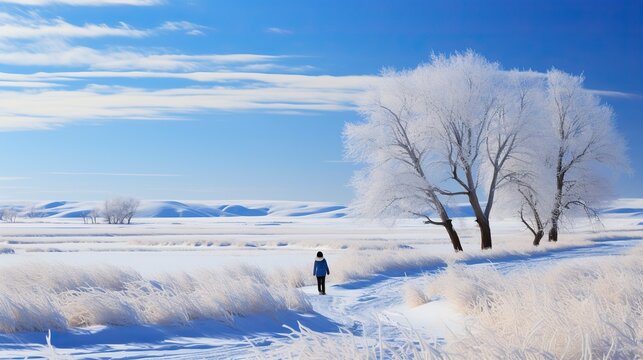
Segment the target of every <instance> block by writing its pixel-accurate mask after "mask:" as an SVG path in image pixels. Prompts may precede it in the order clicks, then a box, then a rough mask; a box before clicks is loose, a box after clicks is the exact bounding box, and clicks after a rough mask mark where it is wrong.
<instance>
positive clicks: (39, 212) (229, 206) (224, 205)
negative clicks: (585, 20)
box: [0, 199, 643, 218]
mask: <svg viewBox="0 0 643 360" xmlns="http://www.w3.org/2000/svg"><path fill="white" fill-rule="evenodd" d="M102 207H103V202H102V201H47V202H35V201H34V202H30V201H11V202H3V203H0V210H1V209H6V208H9V209H12V210H14V211H15V212H17V213H18V216H19V217H33V218H49V217H51V218H78V217H82V216H83V214H87V213H89V212H91V211H92V210H93V209H101V208H102ZM348 212H349V211H348V208H347V207H346V206H345V205H342V204H337V203H332V202H320V201H284V200H276V201H269V200H203V201H202V200H190V201H174V200H144V201H141V204H140V206H139V208H138V211H137V212H136V217H144V218H175V217H193V218H194V217H231V216H278V217H301V216H306V217H318V218H339V217H344V216H346V215H347V214H348ZM602 212H603V213H607V214H640V213H643V199H619V200H614V201H612V202H609V203H607V204H606V205H605V206H604V207H603V209H602ZM449 213H450V214H451V216H452V217H454V218H457V217H463V216H473V212H472V210H471V208H470V207H469V206H468V205H464V204H463V205H454V206H451V207H450V208H449Z"/></svg>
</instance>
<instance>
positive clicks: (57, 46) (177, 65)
mask: <svg viewBox="0 0 643 360" xmlns="http://www.w3.org/2000/svg"><path fill="white" fill-rule="evenodd" d="M2 50H4V51H0V64H6V65H16V66H65V67H83V68H90V69H102V70H164V71H170V70H171V71H177V70H178V71H194V70H199V69H204V70H212V69H220V68H221V67H222V66H224V65H229V64H252V63H262V62H270V61H276V60H279V59H283V58H285V57H286V56H279V55H260V54H202V55H187V54H159V53H155V52H152V51H147V52H146V51H141V50H135V49H118V48H117V49H106V50H98V49H94V48H90V47H84V46H70V45H68V44H67V43H66V42H64V41H42V42H38V43H34V44H32V45H27V46H22V47H20V48H15V47H10V48H6V47H5V48H4V49H2Z"/></svg>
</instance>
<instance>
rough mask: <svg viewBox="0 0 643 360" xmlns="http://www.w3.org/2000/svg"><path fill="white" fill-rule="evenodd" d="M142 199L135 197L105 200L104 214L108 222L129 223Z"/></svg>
mask: <svg viewBox="0 0 643 360" xmlns="http://www.w3.org/2000/svg"><path fill="white" fill-rule="evenodd" d="M139 204H140V201H139V200H137V199H134V198H114V199H111V200H107V201H105V204H104V208H103V216H105V220H107V223H108V224H125V223H127V224H129V223H130V222H131V221H132V217H134V214H136V210H137V209H138V206H139Z"/></svg>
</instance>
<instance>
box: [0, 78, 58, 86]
mask: <svg viewBox="0 0 643 360" xmlns="http://www.w3.org/2000/svg"><path fill="white" fill-rule="evenodd" d="M58 86H62V85H60V84H55V83H51V82H42V81H3V80H0V88H7V87H8V88H50V87H58Z"/></svg>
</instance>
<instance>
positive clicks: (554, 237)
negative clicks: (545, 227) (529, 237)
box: [549, 220, 558, 242]
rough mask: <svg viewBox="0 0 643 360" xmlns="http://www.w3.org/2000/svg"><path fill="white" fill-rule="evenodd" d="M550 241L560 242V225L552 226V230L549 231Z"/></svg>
mask: <svg viewBox="0 0 643 360" xmlns="http://www.w3.org/2000/svg"><path fill="white" fill-rule="evenodd" d="M552 222H553V220H552ZM549 241H553V242H556V241H558V223H554V224H552V225H551V229H550V230H549Z"/></svg>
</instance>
